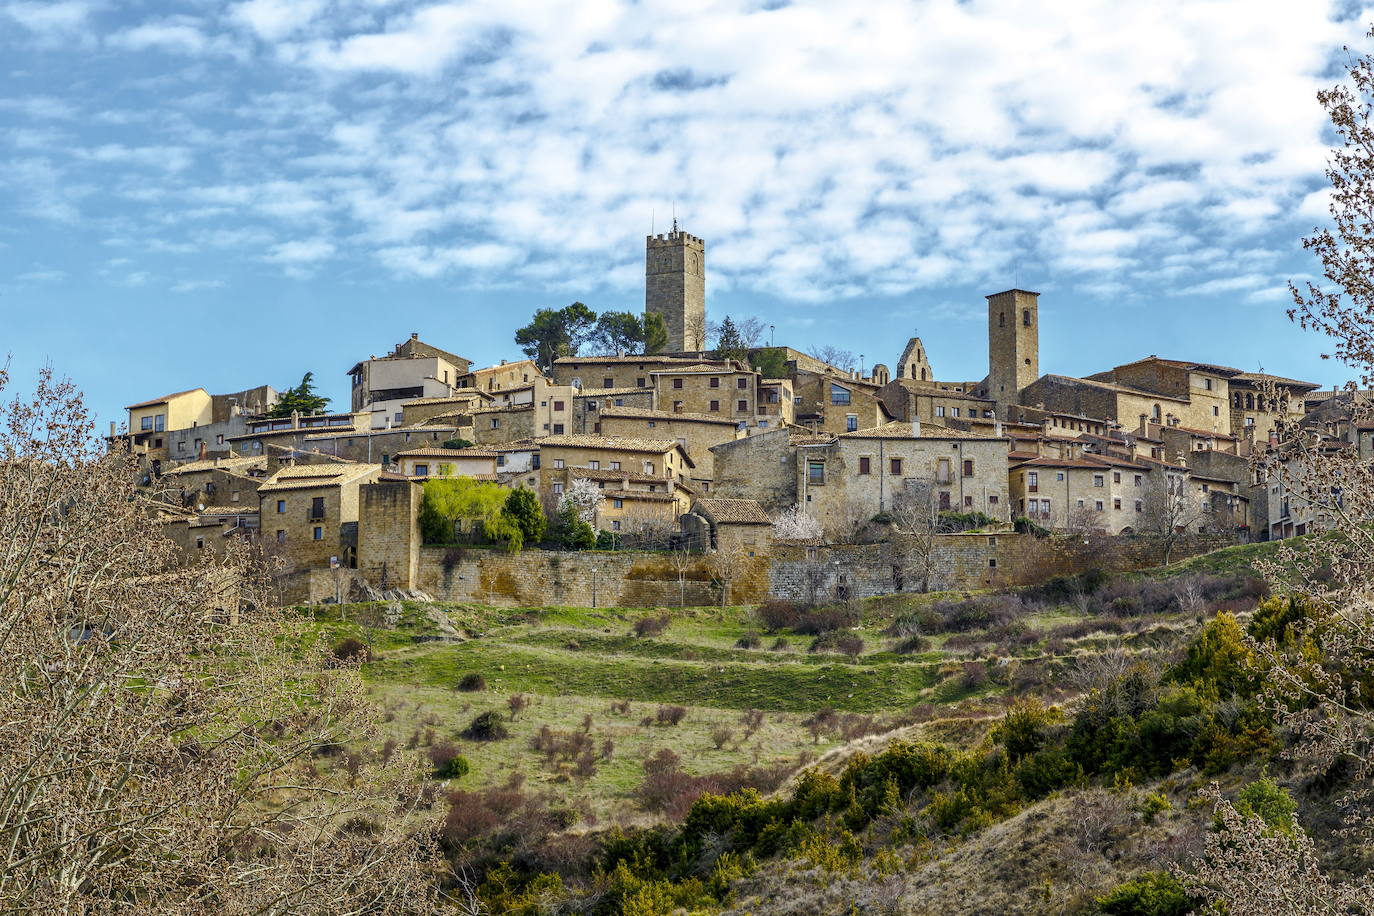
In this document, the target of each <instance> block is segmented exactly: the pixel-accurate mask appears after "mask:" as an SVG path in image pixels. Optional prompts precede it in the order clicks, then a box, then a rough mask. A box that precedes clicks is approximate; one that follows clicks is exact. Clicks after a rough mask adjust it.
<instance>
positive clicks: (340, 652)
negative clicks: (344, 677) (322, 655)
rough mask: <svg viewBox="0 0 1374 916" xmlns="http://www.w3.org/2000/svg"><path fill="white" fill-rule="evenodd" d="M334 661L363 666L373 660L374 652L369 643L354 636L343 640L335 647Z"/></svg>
mask: <svg viewBox="0 0 1374 916" xmlns="http://www.w3.org/2000/svg"><path fill="white" fill-rule="evenodd" d="M333 655H334V659H335V660H336V661H339V662H344V663H346V664H362V663H363V662H365V661H368V660H369V659H371V658H372V650H371V649H370V648H368V645H367V643H365V642H363V641H362V640H361V639H356V638H354V637H352V636H349V637H346V638H344V639H341V640H339V641H338V643H336V644H335V645H334V651H333Z"/></svg>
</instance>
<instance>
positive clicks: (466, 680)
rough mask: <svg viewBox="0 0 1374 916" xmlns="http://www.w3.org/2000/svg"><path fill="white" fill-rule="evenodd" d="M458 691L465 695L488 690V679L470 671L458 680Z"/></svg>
mask: <svg viewBox="0 0 1374 916" xmlns="http://www.w3.org/2000/svg"><path fill="white" fill-rule="evenodd" d="M458 689H459V690H461V691H463V692H464V693H476V692H477V691H479V690H486V689H487V679H486V678H484V677H482V675H480V674H478V673H477V672H476V671H469V672H468V673H467V674H464V675H463V676H462V677H460V678H459V679H458Z"/></svg>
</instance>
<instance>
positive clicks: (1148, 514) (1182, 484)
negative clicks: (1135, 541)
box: [1139, 473, 1210, 564]
mask: <svg viewBox="0 0 1374 916" xmlns="http://www.w3.org/2000/svg"><path fill="white" fill-rule="evenodd" d="M1144 502H1145V505H1144V511H1143V512H1142V513H1141V524H1140V528H1139V531H1140V533H1141V534H1144V535H1147V536H1149V537H1151V538H1153V539H1154V540H1156V541H1157V542H1158V543H1159V545H1160V547H1162V548H1163V549H1164V556H1163V560H1164V562H1165V563H1166V564H1167V563H1168V562H1169V561H1170V560H1171V559H1172V558H1173V555H1174V551H1175V550H1177V549H1178V546H1179V544H1180V543H1182V542H1184V541H1186V540H1188V538H1189V537H1191V536H1192V534H1194V533H1195V532H1197V530H1198V529H1199V528H1202V527H1206V523H1207V522H1209V521H1210V513H1209V512H1207V511H1206V509H1204V508H1203V506H1202V505H1201V503H1199V502H1198V501H1197V500H1195V499H1191V498H1190V494H1189V493H1188V487H1187V478H1186V477H1185V476H1183V475H1182V474H1172V473H1169V474H1166V475H1165V479H1164V485H1163V486H1159V485H1156V486H1155V487H1154V488H1153V489H1152V490H1151V491H1150V493H1149V494H1148V495H1147V496H1146V497H1145V501H1144Z"/></svg>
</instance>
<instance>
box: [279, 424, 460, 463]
mask: <svg viewBox="0 0 1374 916" xmlns="http://www.w3.org/2000/svg"><path fill="white" fill-rule="evenodd" d="M467 431H468V430H464V429H459V428H458V427H456V426H435V425H425V426H413V427H400V428H398V429H373V430H354V431H351V432H343V433H327V434H321V435H312V436H305V437H303V441H302V442H301V443H300V444H299V446H297V447H298V448H300V449H302V450H305V451H312V452H319V453H320V454H323V455H330V456H332V457H335V458H343V459H345V460H347V461H356V462H360V463H363V464H383V465H388V464H390V463H391V459H392V458H394V457H395V456H396V455H397V453H399V452H403V451H406V450H407V449H413V448H423V447H426V446H429V447H433V446H436V445H442V444H443V443H445V442H447V441H448V440H449V439H456V438H463V437H462V435H461V434H462V433H464V432H467Z"/></svg>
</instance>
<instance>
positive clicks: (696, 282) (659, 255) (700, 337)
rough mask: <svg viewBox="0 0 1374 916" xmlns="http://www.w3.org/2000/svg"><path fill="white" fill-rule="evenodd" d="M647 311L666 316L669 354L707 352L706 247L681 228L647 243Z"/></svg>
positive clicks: (645, 252) (645, 295) (645, 301)
mask: <svg viewBox="0 0 1374 916" xmlns="http://www.w3.org/2000/svg"><path fill="white" fill-rule="evenodd" d="M644 247H645V251H644V311H645V312H647V313H652V314H656V315H661V316H663V323H664V324H665V325H667V328H668V350H669V351H670V352H674V353H679V352H684V351H691V350H704V349H705V348H706V243H705V242H703V241H702V240H701V239H699V238H697V237H696V236H694V235H688V234H687V233H685V232H681V231H679V230H678V228H677V222H676V220H675V221H674V222H673V231H672V232H670V233H668V234H667V235H662V234H660V235H651V236H649V237H648V238H647V239H646V240H645V246H644Z"/></svg>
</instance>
